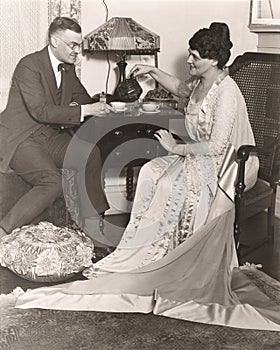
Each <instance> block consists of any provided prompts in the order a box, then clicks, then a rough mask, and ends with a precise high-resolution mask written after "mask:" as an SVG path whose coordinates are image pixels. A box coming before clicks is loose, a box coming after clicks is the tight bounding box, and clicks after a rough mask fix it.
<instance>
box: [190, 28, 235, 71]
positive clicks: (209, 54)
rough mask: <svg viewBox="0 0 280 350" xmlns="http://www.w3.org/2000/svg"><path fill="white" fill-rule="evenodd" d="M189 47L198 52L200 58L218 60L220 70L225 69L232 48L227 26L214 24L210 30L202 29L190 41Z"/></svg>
mask: <svg viewBox="0 0 280 350" xmlns="http://www.w3.org/2000/svg"><path fill="white" fill-rule="evenodd" d="M189 46H190V48H191V50H197V51H198V52H199V54H200V57H202V58H209V59H214V60H217V62H218V64H217V66H218V68H220V69H223V68H224V66H225V64H226V63H227V61H228V60H229V58H230V49H231V48H232V42H231V41H230V34H229V28H228V26H227V24H226V23H219V22H213V23H212V24H211V25H210V27H209V28H203V29H200V30H199V31H197V32H196V33H195V34H194V35H193V37H192V38H191V39H190V40H189Z"/></svg>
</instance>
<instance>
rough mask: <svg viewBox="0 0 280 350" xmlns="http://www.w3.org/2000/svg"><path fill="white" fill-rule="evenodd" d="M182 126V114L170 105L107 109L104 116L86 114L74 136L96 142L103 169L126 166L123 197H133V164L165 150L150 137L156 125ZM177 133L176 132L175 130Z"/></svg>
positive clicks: (130, 198) (160, 127) (162, 153)
mask: <svg viewBox="0 0 280 350" xmlns="http://www.w3.org/2000/svg"><path fill="white" fill-rule="evenodd" d="M170 125H171V126H172V128H173V129H176V126H177V131H179V132H182V133H181V135H180V136H181V137H183V136H184V135H186V131H185V130H184V115H183V114H182V113H181V112H179V111H177V110H175V109H172V108H170V107H163V108H161V110H160V112H159V113H142V114H140V116H136V117H135V116H130V115H128V114H126V113H125V112H121V113H113V112H112V113H109V114H107V115H106V116H104V117H94V116H92V117H90V118H88V120H87V121H86V122H85V123H84V125H83V126H81V127H80V128H79V129H78V131H77V135H78V137H80V138H82V139H84V140H86V141H88V142H91V143H93V144H95V145H97V146H98V147H99V149H100V151H101V155H102V161H103V171H104V172H105V170H106V169H108V168H115V167H119V168H120V169H123V168H125V169H126V194H127V200H129V201H132V200H133V174H134V173H133V167H135V166H142V165H143V164H144V163H146V162H147V161H149V160H151V159H153V158H155V157H159V156H163V155H166V154H167V152H166V151H165V150H164V148H163V147H162V146H161V145H160V143H159V142H158V141H157V140H156V139H155V138H154V132H155V131H157V130H159V129H168V130H170ZM176 133H177V134H178V132H176Z"/></svg>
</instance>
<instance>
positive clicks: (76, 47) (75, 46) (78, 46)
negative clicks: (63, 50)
mask: <svg viewBox="0 0 280 350" xmlns="http://www.w3.org/2000/svg"><path fill="white" fill-rule="evenodd" d="M57 38H58V39H60V40H61V41H63V42H64V44H65V45H67V46H68V47H70V49H71V50H72V51H76V50H79V51H80V50H81V49H82V43H81V44H77V43H68V42H67V41H65V40H63V39H62V38H61V37H59V36H57Z"/></svg>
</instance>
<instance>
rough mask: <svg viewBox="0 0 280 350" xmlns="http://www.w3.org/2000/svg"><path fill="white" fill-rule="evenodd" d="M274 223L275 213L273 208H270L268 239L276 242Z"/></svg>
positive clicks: (268, 212) (268, 214)
mask: <svg viewBox="0 0 280 350" xmlns="http://www.w3.org/2000/svg"><path fill="white" fill-rule="evenodd" d="M274 223H275V213H274V210H273V208H268V211H267V235H268V241H269V242H272V243H273V242H274Z"/></svg>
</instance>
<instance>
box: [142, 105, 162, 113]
mask: <svg viewBox="0 0 280 350" xmlns="http://www.w3.org/2000/svg"><path fill="white" fill-rule="evenodd" d="M141 108H142V110H143V111H144V112H156V111H158V110H159V105H157V104H155V103H142V105H141Z"/></svg>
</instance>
